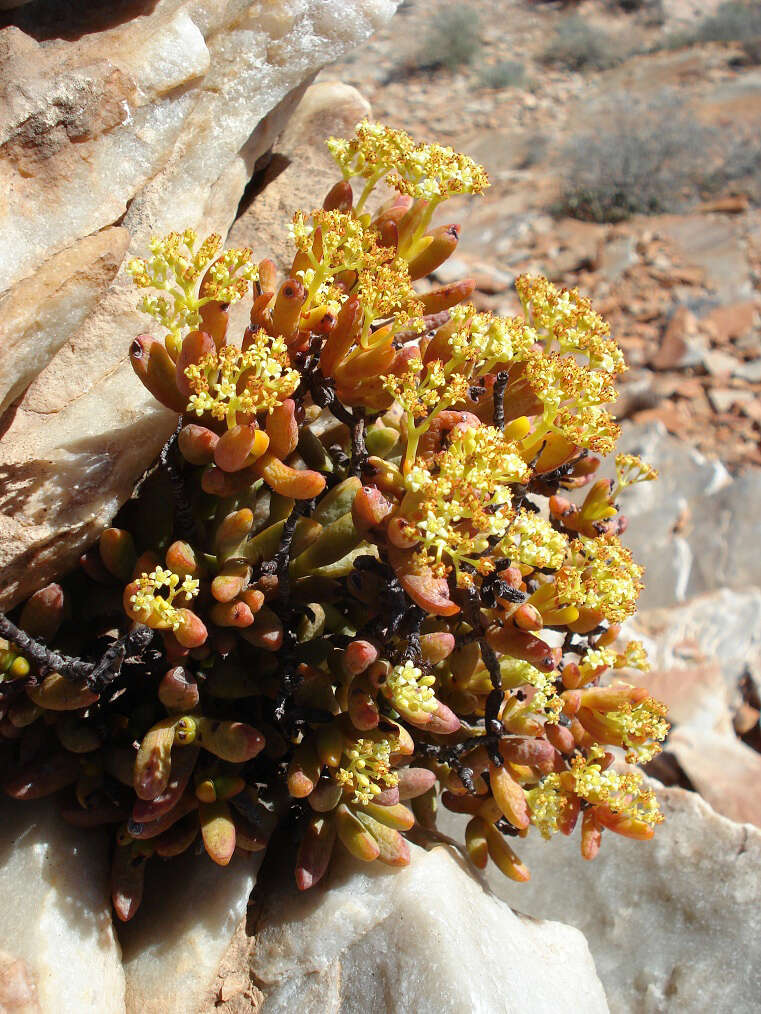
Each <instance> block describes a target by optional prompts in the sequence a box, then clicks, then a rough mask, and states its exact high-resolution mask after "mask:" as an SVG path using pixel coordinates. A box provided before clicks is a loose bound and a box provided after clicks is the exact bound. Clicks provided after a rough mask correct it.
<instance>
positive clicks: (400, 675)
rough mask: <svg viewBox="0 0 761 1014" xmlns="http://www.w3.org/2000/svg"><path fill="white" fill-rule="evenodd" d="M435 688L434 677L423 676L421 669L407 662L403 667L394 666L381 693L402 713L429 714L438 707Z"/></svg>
mask: <svg viewBox="0 0 761 1014" xmlns="http://www.w3.org/2000/svg"><path fill="white" fill-rule="evenodd" d="M435 686H436V678H435V676H431V675H423V671H422V669H419V668H418V667H417V666H416V665H414V664H413V663H412V662H411V661H409V660H408V661H406V662H405V663H404V664H403V665H395V666H394V668H393V669H392V670H391V672H390V673H389V676H388V678H387V679H386V682H385V684H384V685H383V692H384V693H385V694H386V696H387V697H388V698H389V700H390V701H391V703H392V704H393V705H394V707H395V708H396V709H397V710H398V711H401V712H402V713H404V712H412V713H415V712H418V711H422V712H424V713H427V714H431V713H432V712H434V711H435V710H436V708H437V706H438V702H437V701H436V697H435V693H434V689H433V688H434V687H435Z"/></svg>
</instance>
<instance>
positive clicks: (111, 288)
mask: <svg viewBox="0 0 761 1014" xmlns="http://www.w3.org/2000/svg"><path fill="white" fill-rule="evenodd" d="M395 7H396V3H395V2H394V0H366V2H364V3H362V4H360V5H357V4H350V3H347V2H339V0H330V2H327V0H278V2H276V3H266V2H263V0H262V2H252V0H156V2H152V3H130V4H124V3H122V4H117V5H112V4H109V5H100V6H99V5H90V4H87V5H81V4H77V3H74V2H61V3H47V4H40V3H36V4H34V5H31V6H30V7H29V8H28V9H25V8H23V7H22V8H20V9H19V10H18V11H15V12H13V13H12V14H11V15H10V17H11V19H12V22H13V23H12V25H11V26H10V27H8V28H5V29H4V30H2V31H0V153H2V157H1V158H0V193H2V195H3V196H2V199H0V299H2V300H3V301H4V302H3V305H4V307H12V308H13V313H14V314H17V318H16V317H14V321H15V323H14V327H15V330H14V331H12V332H11V335H12V337H13V338H14V345H17V344H18V343H19V342H20V345H21V347H22V349H26V350H27V352H26V354H24V355H21V354H19V355H16V356H15V358H14V359H13V360H12V361H9V360H5V359H4V362H3V377H4V382H3V392H2V395H0V398H3V400H6V398H8V397H10V398H16V399H17V400H16V402H15V403H14V405H12V406H11V407H10V408H8V409H7V410H6V413H5V415H4V417H3V419H2V424H1V425H0V434H1V436H0V461H2V466H0V570H2V572H3V577H4V581H3V587H2V589H0V608H6V609H7V608H8V607H9V606H10V605H11V604H13V603H14V602H17V601H19V600H20V599H21V598H23V597H24V596H26V595H28V594H29V593H30V592H31V591H33V590H34V589H35V588H36V587H39V586H41V585H42V584H44V583H45V582H46V581H48V580H50V578H51V577H53V576H54V575H55V574H57V573H58V572H59V571H60V570H62V569H65V568H67V567H69V566H71V565H72V564H73V563H74V562H75V561H76V559H77V557H78V555H79V554H80V553H81V552H82V550H83V549H84V548H85V547H86V546H87V545H88V543H90V542H92V541H93V540H94V538H95V537H96V536H97V535H98V533H99V532H100V531H101V530H102V529H103V528H104V527H105V526H106V525H107V524H108V523H109V521H110V519H111V518H112V516H113V514H114V513H115V511H116V509H117V508H118V507H119V505H120V504H121V503H122V502H123V501H124V500H125V499H126V498H127V496H128V495H129V493H130V491H131V489H132V486H133V484H134V481H135V479H136V478H137V477H138V476H139V475H140V473H141V472H142V471H143V469H144V468H145V467H146V466H147V465H148V464H149V463H150V461H151V460H152V459H153V458H154V457H155V455H156V453H157V452H158V450H159V448H160V447H161V445H162V443H163V442H164V440H165V439H166V437H167V436H168V435H169V433H170V432H171V428H172V425H173V418H172V416H171V414H170V413H169V412H167V411H166V410H164V409H162V408H161V407H159V406H157V405H156V404H155V403H153V400H152V398H151V397H150V395H148V393H147V392H146V391H144V390H143V388H142V387H141V385H140V384H138V383H137V381H136V379H135V378H134V376H133V375H132V371H131V369H130V367H129V364H128V362H127V359H126V356H127V351H128V347H129V342H130V339H131V338H132V337H133V336H134V335H135V334H137V333H139V332H140V331H143V330H145V328H146V321H145V318H143V316H142V315H141V314H139V313H138V312H137V310H136V308H135V303H136V295H135V290H134V289H133V287H132V284H131V281H130V280H129V278H128V277H127V276H126V273H125V270H124V263H125V262H126V260H127V259H128V258H129V257H131V256H133V255H135V254H142V253H144V252H146V250H147V246H148V241H149V238H150V236H151V235H152V234H155V233H165V232H168V231H169V230H170V229H183V228H185V227H188V226H192V227H198V228H199V229H200V230H201V231H203V232H211V231H215V230H216V231H219V232H222V233H223V234H226V233H227V231H228V229H229V227H230V225H231V223H232V222H233V220H234V218H235V215H236V210H237V207H238V203H239V200H240V197H241V195H242V193H243V190H244V187H245V185H246V183H247V182H248V180H249V179H250V177H251V175H252V173H253V171H254V167H255V165H256V162H257V160H258V159H259V158H260V157H261V156H262V155H263V154H264V153H265V152H266V151H267V150H268V149H269V148H270V147H271V145H272V143H273V141H274V139H275V137H277V135H278V134H279V133H280V131H281V130H282V128H283V125H284V123H285V122H286V121H287V119H288V116H289V114H290V112H291V111H292V109H293V107H294V106H295V104H296V102H297V101H298V99H299V97H300V95H301V93H302V92H303V89H304V87H305V85H306V84H307V83H308V82H309V80H310V79H311V78H312V77H313V76H314V74H316V72H317V71H318V70H319V68H320V67H321V66H323V65H324V64H325V63H327V62H329V61H331V60H333V59H336V58H337V57H339V56H341V55H342V54H343V53H345V52H346V51H347V50H348V49H350V48H351V47H352V46H355V45H357V44H358V43H360V42H361V41H363V40H364V39H365V38H367V36H368V35H369V34H370V33H371V32H372V31H373V30H374V29H375V28H376V27H377V26H378V25H379V24H381V23H382V22H383V21H384V20H385V19H387V18H388V17H390V16H391V14H392V13H393V11H394V9H395ZM310 203H311V202H310ZM285 224H286V223H285V222H278V223H277V226H278V230H283V229H284V227H285ZM114 225H118V226H119V227H121V228H123V229H125V230H127V232H128V233H129V237H130V239H129V245H128V246H127V248H126V251H125V249H124V248H123V247H121V248H119V250H118V259H119V260H120V262H121V267H120V268H119V270H118V272H117V273H116V274H115V276H114V277H113V281H110V280H109V281H110V284H108V281H107V280H106V277H107V274H108V271H107V270H105V264H101V267H97V266H95V267H93V266H92V263H91V267H90V270H89V274H87V273H85V276H84V277H83V276H81V272H80V273H79V274H77V269H76V268H75V266H76V264H77V261H78V258H80V257H83V256H84V253H83V250H84V248H82V246H81V244H82V243H84V242H87V241H89V242H91V243H95V242H96V241H95V239H93V237H96V236H97V235H98V234H100V233H103V232H104V230H106V234H108V235H110V240H109V242H110V243H111V246H112V250H111V255H112V256H113V257H116V256H117V253H116V251H117V244H116V239H117V234H116V232H114V231H110V232H109V227H113V226H114ZM119 234H120V235H121V233H119ZM90 253H91V255H92V254H93V253H94V251H90ZM56 255H59V256H62V260H61V262H60V264H57V263H56V262H53V263H52V264H51V263H50V262H51V259H52V258H54V257H55V256H56ZM107 259H108V258H107ZM94 260H95V261H98V257H97V255H96V256H94ZM110 263H111V262H110V261H109V264H110ZM67 265H68V267H67ZM108 270H110V267H109V269H108ZM67 271H69V272H73V273H72V274H70V275H69V274H67ZM40 272H42V273H43V279H44V278H47V277H49V276H50V275H53V274H56V275H57V276H58V285H59V286H62V287H63V289H64V290H65V289H66V286H67V285H68V291H62V292H61V293H60V297H59V298H58V299H56V297H55V292H51V290H50V289H49V288H48V286H47V284H41V282H40V278H39V273H40ZM46 272H47V274H46ZM35 276H37V277H36V278H35ZM66 279H69V281H67V280H66ZM104 290H105V291H104ZM36 293H37V294H36ZM36 300H39V302H36ZM17 307H20V309H18V310H17V309H16V308H17ZM62 338H63V340H62ZM6 344H8V341H7V337H6V333H5V319H4V320H3V341H2V342H0V345H2V346H6ZM32 349H37V350H38V352H39V357H38V358H37V357H32V356H31V353H30V351H29V350H32ZM51 356H52V358H50V357H51ZM46 364H47V365H46ZM42 367H44V368H42ZM38 368H41V372H39V373H37V374H36V375H34V376H33V374H34V370H37V369H38ZM32 377H33V379H32ZM30 379H31V383H30ZM24 389H25V390H24ZM22 392H23V393H22ZM19 395H21V397H20V400H19Z"/></svg>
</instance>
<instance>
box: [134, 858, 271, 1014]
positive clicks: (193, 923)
mask: <svg viewBox="0 0 761 1014" xmlns="http://www.w3.org/2000/svg"><path fill="white" fill-rule="evenodd" d="M262 855H263V853H255V854H253V855H250V854H249V855H241V854H236V855H235V856H233V858H232V860H231V862H230V864H229V866H226V867H221V866H217V865H215V864H214V863H213V862H212V861H211V860H210V859H209V858H208V856H207V855H206V854H205V853H204V854H202V855H200V856H197V855H195V854H193V853H192V852H191V853H185V855H183V856H181V857H179V858H177V859H173V860H172V861H171V862H170V863H167V864H164V863H162V862H160V861H158V860H156V861H154V862H151V863H149V864H148V867H147V869H146V881H145V892H144V897H143V903H142V904H141V906H140V908H139V909H138V912H137V915H136V916H135V917H134V919H133V920H132V921H131V922H129V923H126V924H124V925H120V926H119V927H118V933H119V938H120V940H121V944H122V951H123V955H124V974H125V977H126V981H127V988H126V996H127V1003H126V1010H127V1014H195V1012H196V1011H199V1010H200V1009H201V1008H202V1007H204V1006H205V1005H206V1004H207V1003H208V1002H210V1001H211V1000H212V993H213V991H214V988H215V985H214V984H215V979H216V975H217V970H218V968H219V965H220V962H221V961H222V958H223V956H224V954H225V952H226V951H227V949H228V947H229V946H230V942H231V940H232V939H233V936H234V934H235V931H236V929H237V928H238V926H239V924H240V923H241V920H242V919H243V917H244V916H245V913H246V907H247V905H248V898H249V895H250V894H251V891H252V890H253V887H254V884H255V883H256V874H257V872H258V870H259V866H260V865H261V859H262Z"/></svg>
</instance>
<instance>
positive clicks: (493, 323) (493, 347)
mask: <svg viewBox="0 0 761 1014" xmlns="http://www.w3.org/2000/svg"><path fill="white" fill-rule="evenodd" d="M450 316H451V319H452V321H453V323H454V325H455V326H456V328H457V330H455V331H454V333H453V334H452V336H451V337H450V339H449V347H450V349H451V350H452V356H453V358H454V359H455V360H457V361H458V362H462V363H466V364H468V366H469V367H470V370H469V376H471V377H473V378H477V377H483V376H485V375H486V374H487V373H491V372H492V371H493V370H495V369H498V368H500V367H502V366H505V365H507V364H509V363H511V362H514V361H515V362H521V361H523V360H524V359H526V358H527V357H528V355H529V354H530V352H531V351H532V349H533V348H534V346H535V344H536V343H537V342H538V341H539V335H538V334H537V333H536V331H535V330H534V329H533V328H532V327H531V326H530V325H529V324H527V323H526V321H525V320H524V319H523V318H522V317H495V316H494V315H493V314H491V313H476V311H475V308H474V307H473V306H472V305H471V304H470V303H462V304H460V305H459V306H455V307H453V308H452V310H451V311H450Z"/></svg>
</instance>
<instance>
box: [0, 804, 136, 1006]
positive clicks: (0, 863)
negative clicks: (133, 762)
mask: <svg viewBox="0 0 761 1014" xmlns="http://www.w3.org/2000/svg"><path fill="white" fill-rule="evenodd" d="M108 869H109V844H108V840H107V836H106V835H100V834H98V833H97V832H94V831H91V830H88V831H83V830H80V829H78V828H73V827H70V826H69V825H68V824H66V823H64V821H62V820H61V818H60V817H59V816H58V812H57V808H56V807H55V805H52V804H51V800H50V799H43V800H41V801H40V802H39V803H36V802H35V803H32V802H24V803H19V802H17V801H16V800H7V799H6V800H5V801H4V802H3V801H0V898H2V905H0V939H2V950H0V1010H2V1011H8V1012H13V1014H20V1012H23V1014H124V972H123V970H122V965H121V961H120V950H119V944H118V943H117V940H116V937H115V935H114V931H113V927H112V924H111V905H110V901H109V897H108Z"/></svg>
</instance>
